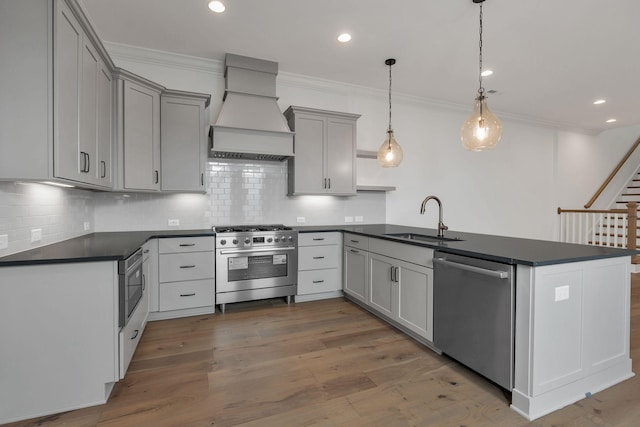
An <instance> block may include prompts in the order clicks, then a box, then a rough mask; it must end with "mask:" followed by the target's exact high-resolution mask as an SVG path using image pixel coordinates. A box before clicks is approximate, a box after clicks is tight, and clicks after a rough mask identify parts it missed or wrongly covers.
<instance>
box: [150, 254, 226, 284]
mask: <svg viewBox="0 0 640 427" xmlns="http://www.w3.org/2000/svg"><path fill="white" fill-rule="evenodd" d="M214 270H215V268H214V257H213V252H189V253H185V254H161V255H160V266H159V271H160V282H161V283H162V282H180V281H183V280H198V279H210V278H212V277H215V276H214Z"/></svg>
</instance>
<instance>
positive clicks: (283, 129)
mask: <svg viewBox="0 0 640 427" xmlns="http://www.w3.org/2000/svg"><path fill="white" fill-rule="evenodd" d="M277 75H278V63H277V62H271V61H265V60H262V59H256V58H249V57H247V56H239V55H233V54H229V53H228V54H227V55H226V57H225V64H224V77H225V92H224V97H223V98H222V101H223V102H222V109H221V110H220V114H219V115H218V119H217V120H216V123H215V124H214V125H213V126H211V129H210V131H209V137H210V138H211V145H210V147H211V149H210V152H209V157H212V158H217V159H220V158H223V159H255V160H276V161H282V160H285V159H287V158H288V157H291V156H293V135H294V133H293V132H291V130H290V129H289V126H288V125H287V121H286V119H285V118H284V116H283V115H282V113H281V112H280V108H279V107H278V103H277V102H276V101H277V100H278V98H276V76H277Z"/></svg>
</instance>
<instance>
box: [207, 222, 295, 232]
mask: <svg viewBox="0 0 640 427" xmlns="http://www.w3.org/2000/svg"><path fill="white" fill-rule="evenodd" d="M211 228H212V230H213V231H215V232H216V233H218V234H220V233H253V232H256V231H289V230H292V228H291V227H286V226H284V225H282V224H270V225H223V226H213V227H211Z"/></svg>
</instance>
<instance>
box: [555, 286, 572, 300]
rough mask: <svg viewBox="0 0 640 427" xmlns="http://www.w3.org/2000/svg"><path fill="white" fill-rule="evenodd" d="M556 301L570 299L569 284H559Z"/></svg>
mask: <svg viewBox="0 0 640 427" xmlns="http://www.w3.org/2000/svg"><path fill="white" fill-rule="evenodd" d="M555 296H556V302H558V301H563V300H566V299H569V287H568V286H558V287H557V288H556V295H555Z"/></svg>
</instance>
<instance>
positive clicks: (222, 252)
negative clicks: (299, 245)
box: [220, 246, 296, 255]
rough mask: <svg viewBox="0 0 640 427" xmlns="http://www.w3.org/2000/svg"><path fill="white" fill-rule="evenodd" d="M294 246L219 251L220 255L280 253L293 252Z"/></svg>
mask: <svg viewBox="0 0 640 427" xmlns="http://www.w3.org/2000/svg"><path fill="white" fill-rule="evenodd" d="M295 250H296V247H295V246H286V247H284V248H256V249H229V250H224V249H223V250H221V251H220V254H222V255H226V254H246V253H249V252H281V251H295Z"/></svg>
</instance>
